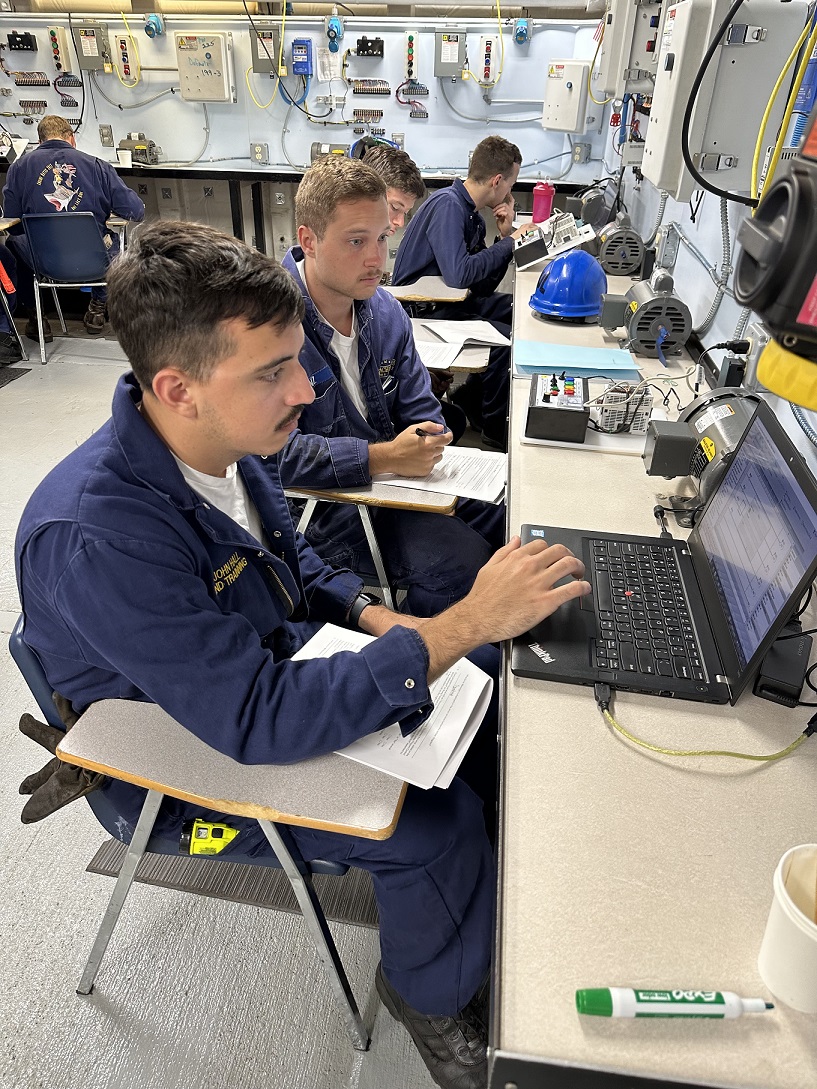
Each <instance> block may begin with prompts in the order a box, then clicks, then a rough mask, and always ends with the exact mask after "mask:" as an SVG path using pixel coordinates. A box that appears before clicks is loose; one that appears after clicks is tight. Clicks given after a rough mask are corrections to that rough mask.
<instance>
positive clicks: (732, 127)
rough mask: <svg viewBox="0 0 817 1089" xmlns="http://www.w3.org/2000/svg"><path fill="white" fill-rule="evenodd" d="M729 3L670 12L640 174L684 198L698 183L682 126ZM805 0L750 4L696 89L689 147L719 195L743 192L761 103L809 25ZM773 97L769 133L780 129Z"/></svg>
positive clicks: (700, 1)
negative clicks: (689, 162) (683, 141)
mask: <svg viewBox="0 0 817 1089" xmlns="http://www.w3.org/2000/svg"><path fill="white" fill-rule="evenodd" d="M728 9H729V0H678V2H677V3H675V4H671V5H670V6H669V7H668V8H667V12H666V16H665V18H664V26H663V31H662V34H661V43H660V49H659V54H658V70H657V72H656V77H655V91H654V93H653V100H652V109H651V111H650V123H649V125H648V127H647V136H646V140H645V143H644V158H643V161H642V165H641V170H642V172H643V174H644V176H645V177H646V178H648V179H649V180H650V181H651V182H652V183H653V185H655V186H656V187H657V188H658V189H666V190H667V192H668V193H669V194H670V196H672V197H674V198H675V199H676V200H680V201H686V200H689V198H690V197H691V195H692V193H693V191H694V190H695V188H696V182H695V180H694V179H693V177H692V175H691V174H690V173H689V171H688V170H687V169H686V167H685V165H684V160H683V156H682V154H681V139H680V135H681V123H682V120H683V116H684V111H685V109H686V104H687V99H688V98H689V92H690V90H691V88H692V83H693V80H694V78H695V74H696V72H697V70H698V66H699V65H700V62H701V60H702V58H703V55H704V53H705V52H706V50H707V48H708V46H709V43H710V41H711V40H712V37H713V35H714V33H715V31H716V30H717V28H718V26H719V25H720V24H721V22H722V21H723V18H724V16H725V15H726V12H727V11H728ZM806 14H807V4H806V0H790V2H787V3H784V2H782V0H752V5H751V8H746V9H745V11H741V12H740V13H739V16H740V18H741V20H746V21H745V22H743V21H741V22H739V23H738V22H735V23H732V24H731V26H729V27H727V30H726V33H725V34H724V36H723V39H722V40H721V44H720V45H719V46H718V48H717V49H716V51H715V55H714V56H713V58H712V61H711V62H710V65H709V68H708V69H707V71H706V74H705V76H704V78H703V82H702V83H701V86H700V89H699V91H698V97H697V99H696V103H695V108H694V110H693V113H692V117H691V123H690V131H689V147H690V153H691V155H692V159H693V162H694V163H695V166H696V168H697V169H698V170H699V171H700V172H701V174H702V175H703V176H704V177H706V178H707V179H708V180H711V181H712V183H713V185H717V186H718V187H719V188H720V189H728V190H731V191H733V192H743V193H748V191H749V188H750V184H751V175H752V157H753V155H754V149H755V141H756V139H757V132H758V129H759V128H760V121H761V118H762V115H763V111H764V109H765V107H766V102H767V101H768V99H769V95H770V94H771V91H772V87H773V86H774V83H775V80H776V79H777V76H778V73H779V72H780V70H781V69H782V68H783V65H784V64H785V62H786V58H787V57H788V55H789V53H790V52H791V49H792V47H793V46H794V43H795V42H796V41H797V36H798V34H799V33H800V31H801V30H802V29H803V26H804V25H805V22H806ZM784 105H785V95H778V98H777V101H776V103H775V105H774V107H773V109H772V112H771V114H770V116H769V121H768V124H767V126H766V132H767V133H768V134H773V133H775V132H776V131H777V128H778V126H779V124H780V121H781V118H782V116H783V109H784Z"/></svg>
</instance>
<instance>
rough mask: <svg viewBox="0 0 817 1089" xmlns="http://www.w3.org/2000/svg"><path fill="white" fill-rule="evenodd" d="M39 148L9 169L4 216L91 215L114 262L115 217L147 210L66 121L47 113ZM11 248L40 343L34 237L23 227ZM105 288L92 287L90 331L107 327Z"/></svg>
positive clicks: (13, 234)
mask: <svg viewBox="0 0 817 1089" xmlns="http://www.w3.org/2000/svg"><path fill="white" fill-rule="evenodd" d="M37 137H38V139H39V141H40V144H39V147H37V148H35V149H34V150H33V151H29V152H28V153H27V154H25V155H23V157H22V158H20V159H16V160H15V161H14V162H13V163H12V164H11V166H10V167H9V170H8V174H7V175H6V184H5V186H4V187H3V215H5V216H8V217H11V218H20V217H22V216H25V215H36V214H39V213H40V212H53V213H54V214H55V215H59V214H60V213H61V212H91V213H93V216H94V219H96V221H97V223H98V224H99V230H100V233H101V234H102V241H103V242H104V243H105V247H106V249H107V250H108V260H109V262H110V261H112V260H113V258H114V257H116V255H117V254H118V253H119V235H118V234H117V233H116V232H115V231H111V230H109V229H108V227H107V226H106V220H107V219H108V218H109V217H110V216H112V215H116V216H121V217H122V218H123V219H128V220H131V221H133V222H137V223H138V222H141V220H143V219H144V218H145V206H144V204H143V203H142V201H141V200H140V199H139V198H138V197H137V195H136V194H135V193H134V192H133V191H132V190H131V189H128V187H127V186H126V185H125V183H124V182H123V181H122V180H121V179H120V177H119V175H118V174H117V173H116V171H115V170H114V168H113V167H112V166H111V165H110V163H106V162H105V161H104V160H103V159H97V158H96V156H95V155H86V154H85V152H84V151H78V150H77V144H76V139H75V137H74V130H73V129H72V128H71V126H70V125H69V123H68V122H67V121H66V120H65V118H64V117H59V116H58V115H57V114H47V115H46V116H45V117H44V118H43V119H42V121H41V122H40V123H39V125H38V126H37ZM9 235H10V237H9V248H10V249H12V250H13V252H14V255H15V257H16V258H17V260H18V277H19V279H18V290H19V294H20V302H21V303H22V304H23V306H24V307H25V308H26V311H27V313H28V318H29V320H28V324H27V325H26V327H25V335H26V336H27V337H29V338H30V339H31V340H39V338H40V334H39V330H38V329H37V311H36V307H35V302H34V282H33V279H32V276H33V273H32V269H33V267H34V262H33V259H32V257H31V250H30V249H29V245H28V239H27V238H26V236H25V233H24V231H23V225H22V223H20V224H18V225H17V226H16V227H12V228H11V230H10V232H9ZM106 298H107V291H106V289H105V288H104V287H93V288H91V301H90V302H89V304H88V309H87V311H86V313H85V316H84V317H83V319H82V320H83V324H84V325H85V328H86V329H87V330H88V332H89V333H101V332H102V330H103V328H104V326H105V300H106ZM43 332H44V335H45V340H46V342H50V341H51V340H53V339H54V338H53V336H52V334H51V327H50V325H49V323H48V322H47V321H46V320H45V319H43Z"/></svg>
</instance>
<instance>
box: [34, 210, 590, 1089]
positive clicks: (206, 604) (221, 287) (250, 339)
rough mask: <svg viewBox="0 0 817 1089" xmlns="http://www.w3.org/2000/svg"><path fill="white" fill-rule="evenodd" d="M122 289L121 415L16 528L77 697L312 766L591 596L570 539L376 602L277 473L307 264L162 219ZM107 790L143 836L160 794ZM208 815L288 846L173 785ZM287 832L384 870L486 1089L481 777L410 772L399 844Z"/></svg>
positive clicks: (410, 983) (377, 877) (160, 822)
mask: <svg viewBox="0 0 817 1089" xmlns="http://www.w3.org/2000/svg"><path fill="white" fill-rule="evenodd" d="M108 282H109V292H110V293H109V300H108V305H109V307H110V313H111V321H112V323H113V326H114V329H115V331H116V333H117V336H118V337H119V340H120V342H121V344H122V347H123V349H124V350H125V352H126V353H127V355H128V358H129V360H130V363H131V365H132V367H133V371H132V372H130V373H128V374H125V375H124V376H122V377H121V378H120V379H119V381H118V383H117V386H116V391H115V393H114V400H113V415H112V417H111V419H110V420H109V421H108V422H107V423H106V424H104V425H103V426H102V427H101V428H100V429H99V430H97V431H96V432H95V433H94V434H93V435H92V436H91V438H89V439H88V440H87V441H86V442H85V443H83V445H82V446H80V447H79V448H78V449H77V450H75V451H73V452H72V453H71V454H69V455H68V457H67V458H65V460H64V461H62V462H61V463H60V464H59V465H58V466H57V467H56V468H55V469H54V470H52V472H51V473H50V474H49V475H48V476H47V477H46V478H45V480H44V481H43V482H42V483H41V484H40V485H39V486H38V487H37V489H36V490H35V492H34V495H33V496H32V498H31V500H30V501H29V503H28V505H27V507H26V510H25V511H24V513H23V517H22V521H21V524H20V527H19V530H18V535H17V542H16V560H17V577H18V585H19V589H20V598H21V602H22V607H23V612H24V614H25V639H26V642H27V643H28V644H29V645H30V646H31V648H32V649H33V650H34V652H35V653H36V654H37V656H38V658H39V659H40V661H41V662H42V665H43V667H44V669H45V673H46V676H47V677H48V680H49V683H50V684H51V685H52V687H53V688H54V690H55V691H58V692H60V693H62V694H63V695H64V696H66V697H68V698H69V699H70V700H71V702H72V704H73V706H74V709H75V710H76V711H80V712H81V711H82V710H84V709H85V708H86V707H87V706H88V705H89V704H90V703H93V702H95V701H97V700H101V699H108V698H118V699H123V698H124V699H135V700H147V701H151V702H155V703H158V704H159V705H160V706H161V707H163V708H164V709H165V710H166V711H167V712H168V713H169V714H170V715H172V716H173V717H174V718H175V719H177V720H178V721H179V722H181V723H183V724H184V725H185V726H186V727H187V728H188V729H190V730H191V731H192V732H193V733H195V734H196V735H197V736H199V737H200V738H202V739H203V740H204V741H206V742H207V743H208V744H209V745H211V746H213V747H214V748H216V749H218V750H219V751H220V752H223V753H226V754H227V755H229V756H231V757H233V758H234V759H236V760H240V761H242V762H244V763H289V762H294V761H298V760H303V759H305V758H308V757H311V756H316V755H318V754H321V753H327V752H330V751H332V750H334V749H337V748H340V747H342V746H345V745H347V744H349V743H350V742H351V741H353V740H354V739H356V738H358V737H361V736H363V735H365V734H368V733H371V732H373V731H376V730H379V729H381V728H382V727H384V726H386V725H387V724H389V723H392V722H394V721H399V722H400V723H401V726H402V728H403V730H404V732H410V731H411V730H412V729H414V728H415V727H416V726H417V725H419V724H420V723H421V722H422V721H423V719H424V718H425V717H426V716H427V715H428V713H429V710H430V697H429V689H428V685H429V682H430V681H431V680H433V679H434V678H436V677H438V676H440V674H441V673H442V672H443V671H444V670H445V669H447V668H448V667H449V666H450V665H451V664H452V663H453V662H454V661H456V660H457V659H458V658H459V657H461V656H462V655H463V654H468V653H470V652H472V651H474V650H475V649H476V648H478V647H479V646H480V645H481V644H483V643H487V642H490V641H492V640H500V639H506V638H510V637H512V636H514V635H515V634H517V633H520V632H522V631H525V630H526V629H528V628H529V627H530V626H531V625H532V624H534V623H536V622H538V621H539V620H540V619H541V618H543V617H544V616H547V615H549V614H550V613H552V612H553V611H554V610H555V609H556V608H557V607H558V606H559V605H560V604H561V603H562V602H564V601H567V600H568V599H570V598H573V597H577V596H579V595H581V594H583V593H587V592H588V591H589V585H588V584H587V583H586V582H584V581H581V580H582V576H583V574H584V565H583V564H582V563H581V562H580V561H579V560H577V559H576V558H575V557H574V556H573V555H572V554H571V553H570V552H569V551H568V550H567V549H566V548H565V547H564V546H562V545H552V546H548V545H546V544H545V542H543V541H537V542H532V543H531V544H528V545H525V546H521V544H520V541H519V538H518V537H515V538H514V539H513V540H512V541H511V542H510V543H509V544H507V545H506V546H505V547H504V548H503V549H501V550H500V551H499V552H498V553H497V554H496V555H495V556H494V557H492V559H491V560H490V562H489V563H488V564H487V565H486V567H485V568H484V569H483V570H482V571H480V573H479V575H478V576H477V579H476V583H475V585H474V589H473V590H472V592H471V593H470V594H469V595H468V596H467V597H466V598H465V599H464V600H462V601H461V602H459V603H457V604H456V605H454V606H452V607H451V608H450V609H449V610H448V611H447V612H445V613H443V614H442V615H441V616H438V617H434V618H433V619H429V620H418V619H415V618H412V617H407V616H404V615H398V614H395V613H392V612H390V611H389V610H387V609H385V608H383V607H382V606H377V605H367V604H366V601H365V599H363V601H361V600H360V598H359V595H360V591H361V588H362V583H361V580H360V579H359V578H358V577H357V576H356V575H353V574H352V573H351V572H350V571H337V570H333V569H332V568H330V567H328V566H326V564H325V563H324V562H323V561H322V560H321V559H320V558H319V557H318V555H317V554H316V553H315V552H314V551H313V550H312V549H311V547H310V546H309V545H308V544H307V542H306V541H305V540H304V538H303V537H302V536H296V534H295V532H294V530H293V526H292V520H291V518H290V515H289V510H288V507H287V503H286V500H285V497H284V494H283V491H282V489H281V486H280V483H279V481H278V477H277V472H276V468H275V456H276V454H277V453H278V451H280V450H281V448H282V447H283V446H284V444H285V442H286V440H287V438H288V437H289V435H290V434H291V432H292V431H293V430H294V429H295V427H296V426H297V422H298V417H299V415H300V413H301V412H302V411H303V409H304V407H305V406H307V405H309V404H311V402H312V401H313V399H314V397H315V394H314V392H313V390H312V387H311V386H310V384H309V381H308V379H307V376H306V372H305V371H304V369H303V367H302V366H301V365H300V363H299V362H298V353H299V352H300V350H301V346H302V344H303V329H302V325H301V321H302V318H303V302H302V298H301V293H300V291H299V290H298V288H297V286H296V284H295V283H294V281H293V280H292V279H291V277H290V276H289V275H288V274H287V273H285V272H284V271H283V270H282V269H281V267H280V266H279V265H277V264H276V263H275V262H274V261H273V260H272V259H271V258H269V257H266V256H265V255H263V254H260V253H258V252H256V251H254V250H251V249H250V248H249V247H247V246H245V245H244V243H242V242H239V241H237V240H236V239H234V238H231V237H229V236H228V235H225V234H222V233H221V232H219V231H216V230H214V229H213V228H211V227H207V226H204V225H201V224H195V223H176V222H171V221H158V222H156V223H152V224H150V225H148V226H146V227H145V228H143V229H142V230H141V231H137V232H136V236H135V238H134V240H133V243H132V245H131V247H130V248H129V250H128V252H127V254H125V255H124V256H123V257H121V258H120V259H119V260H118V261H117V262H116V263H115V264H114V265H113V266H112V267H111V270H110V273H109V281H108ZM569 576H573V578H572V580H571V579H570V578H569ZM565 577H568V579H569V581H568V583H567V584H566V585H561V586H556V583H558V582H559V581H560V580H563V579H564V578H565ZM361 606H362V608H361ZM350 618H351V619H352V621H353V622H354V621H357V622H358V623H359V626H360V628H362V629H363V630H365V631H367V632H369V633H370V634H372V635H375V636H378V637H379V638H376V639H374V640H373V641H372V642H371V643H370V644H369V645H368V646H367V647H366V648H364V649H363V650H362V651H360V653H357V654H355V653H339V654H337V655H334V656H333V657H331V658H327V659H313V660H310V661H298V662H293V661H291V660H290V659H291V656H292V654H293V652H294V651H295V650H297V648H298V647H300V646H301V645H302V644H303V643H304V641H305V640H306V639H307V638H309V637H310V635H311V634H312V633H313V632H314V631H315V630H316V628H317V627H318V626H319V625H320V623H321V622H324V621H330V622H334V623H340V624H343V623H344V622H346V621H347V620H349V619H350ZM486 728H490V724H489V726H488V727H486V726H485V725H483V727H482V729H481V731H480V733H481V732H483V731H484V730H485V729H486ZM102 789H103V790H105V791H106V792H107V794H108V799H109V800H110V801H111V802H112V803H113V805H114V806H115V807H116V810H117V812H118V814H119V819H118V821H117V826H116V833H117V834H118V835H119V836H120V838H122V839H124V840H126V841H127V840H129V838H130V836H131V835H132V833H133V827H134V823H135V821H136V819H137V815H138V813H139V810H140V808H141V805H142V802H143V799H144V792H143V791H142V790H140V789H139V788H137V787H135V786H132V785H130V784H127V783H123V782H116V781H108V784H107V785H106V786H105V787H103V788H102ZM196 816H199V817H202V818H203V819H205V820H219V819H223V820H226V821H227V823H228V824H230V825H232V826H233V827H237V828H238V829H239V835H238V836H237V837H236V838H235V839H233V841H232V842H231V843H230V844H229V845H228V847H226V848H225V850H224V851H223V852H222V857H224V858H229V856H230V854H231V853H232V852H231V849H234V848H235V846H236V844H239V843H243V844H244V845H245V850H246V846H247V845H248V842H249V844H250V845H253V837H254V846H255V849H256V851H257V853H258V854H259V855H262V854H264V853H267V852H269V851H270V850H271V849H270V848H269V846H268V844H267V842H266V839H265V838H264V836H263V834H262V833H261V831H260V828H259V827H258V825H257V823H256V822H254V821H251V820H249V819H247V820H244V819H242V818H236V817H219V816H218V815H216V814H213V813H212V812H209V811H202V810H201V809H200V808H199V807H196V806H194V805H191V804H188V803H185V802H181V801H178V800H176V799H173V798H165V799H164V801H163V803H162V806H161V809H160V812H159V815H158V818H157V825H156V829H157V831H159V832H161V833H162V834H164V835H176V834H178V833H180V831H181V827H182V824H183V822H184V821H185V820H188V819H191V818H193V817H196ZM290 831H291V834H292V838H293V839H294V841H295V843H296V845H297V847H298V848H299V850H300V851H301V852H302V854H303V856H304V857H305V858H316V857H323V858H328V859H337V860H343V861H344V862H347V863H349V864H351V865H353V866H360V867H363V868H365V869H367V870H369V871H370V872H371V874H372V878H373V882H374V888H375V892H376V895H377V903H378V910H379V914H380V937H381V958H382V959H381V965H380V966H379V967H378V972H377V976H376V982H377V987H378V991H379V993H380V995H381V996H382V998H383V1000H384V1003H385V1004H386V1006H387V1008H388V1009H389V1010H390V1011H391V1012H392V1014H393V1015H394V1016H395V1017H397V1018H398V1019H399V1020H400V1021H401V1022H402V1023H403V1024H404V1025H405V1027H406V1028H407V1029H408V1031H409V1032H410V1033H411V1035H412V1037H413V1039H414V1041H415V1043H416V1045H417V1047H418V1049H419V1051H420V1053H421V1055H422V1057H423V1059H424V1061H425V1062H426V1064H427V1065H428V1067H429V1069H430V1071H431V1073H432V1076H433V1077H434V1078H435V1080H436V1081H437V1084H438V1085H440V1086H444V1087H450V1089H481V1087H484V1086H485V1085H486V1080H487V1066H486V1031H485V1027H484V1016H483V1014H482V1011H481V1010H480V1008H479V1002H478V1001H477V1000H475V998H474V996H475V995H476V994H477V991H478V989H479V988H480V985H481V983H482V981H483V980H484V978H485V975H486V971H487V968H488V961H489V956H490V946H491V913H492V905H493V896H494V891H493V890H494V874H493V860H492V855H491V849H490V845H489V843H488V840H487V838H486V835H485V829H484V825H483V821H482V814H481V808H480V804H479V801H478V799H477V798H476V796H475V795H474V794H473V792H472V791H471V790H470V789H469V787H468V786H467V785H466V783H465V782H464V781H463V780H462V779H461V778H459V777H457V778H455V779H454V781H453V783H452V785H451V786H450V787H449V788H448V789H447V790H429V791H423V790H418V789H415V788H413V787H409V788H408V791H407V795H406V799H405V804H404V806H403V809H402V812H401V815H400V818H399V821H398V824H397V828H396V830H395V833H394V835H393V836H392V837H391V838H390V839H388V840H384V841H382V842H380V841H376V840H363V839H358V838H356V837H354V836H346V835H340V834H337V833H332V832H325V831H321V830H314V829H308V828H296V827H292V828H291V829H290Z"/></svg>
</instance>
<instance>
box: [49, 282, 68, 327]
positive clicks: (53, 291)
mask: <svg viewBox="0 0 817 1089" xmlns="http://www.w3.org/2000/svg"><path fill="white" fill-rule="evenodd" d="M51 294H52V295H53V296H54V306H56V308H57V317H58V318H59V319H60V328H61V329H62V331H63V333H67V332H68V328H67V326H66V324H65V318H64V317H63V316H62V307H61V306H60V300H59V296H58V295H57V289H56V288H55V287H52V288H51Z"/></svg>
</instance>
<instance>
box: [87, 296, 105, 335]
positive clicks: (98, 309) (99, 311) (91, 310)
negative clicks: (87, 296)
mask: <svg viewBox="0 0 817 1089" xmlns="http://www.w3.org/2000/svg"><path fill="white" fill-rule="evenodd" d="M82 324H83V325H84V326H85V328H86V329H87V330H88V332H89V333H101V332H102V330H103V329H104V328H105V303H104V301H103V300H102V299H91V301H90V302H89V303H88V309H87V310H86V311H85V317H84V318H83V319H82Z"/></svg>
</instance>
